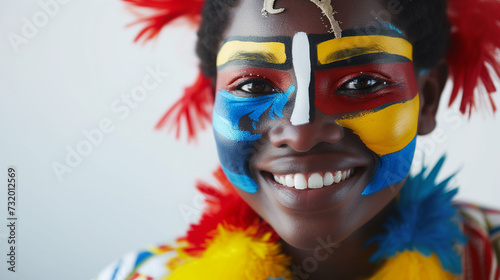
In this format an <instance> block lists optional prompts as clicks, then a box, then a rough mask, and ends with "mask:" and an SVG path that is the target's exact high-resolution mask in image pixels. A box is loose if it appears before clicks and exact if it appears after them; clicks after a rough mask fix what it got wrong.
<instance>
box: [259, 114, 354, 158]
mask: <svg viewBox="0 0 500 280" xmlns="http://www.w3.org/2000/svg"><path fill="white" fill-rule="evenodd" d="M343 137H344V129H343V127H341V126H340V125H339V124H338V123H337V122H336V121H335V118H333V117H332V116H328V115H325V114H323V113H321V112H319V111H318V110H316V112H315V118H314V120H313V121H311V122H308V123H306V124H302V125H293V124H292V123H291V122H290V119H286V118H284V119H282V122H280V124H277V125H276V126H275V127H273V128H271V130H270V132H269V139H270V141H271V143H272V145H273V146H275V147H285V146H289V147H290V148H292V149H294V150H295V151H297V152H307V151H309V150H310V149H311V148H313V147H314V146H316V145H317V144H319V143H322V142H326V143H330V144H335V143H338V142H339V141H341V140H342V138H343Z"/></svg>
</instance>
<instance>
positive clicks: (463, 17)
mask: <svg viewBox="0 0 500 280" xmlns="http://www.w3.org/2000/svg"><path fill="white" fill-rule="evenodd" d="M499 15H500V1H498V0H448V17H449V19H450V22H451V25H452V38H451V48H450V50H449V51H448V62H449V65H450V76H451V78H452V80H453V84H454V85H453V90H452V93H451V98H450V105H451V104H452V103H453V102H454V101H455V99H456V98H457V97H458V95H459V93H460V92H462V100H461V102H460V111H461V112H462V113H465V112H468V113H469V115H470V114H471V112H472V109H473V108H475V107H476V106H475V105H476V100H475V98H474V91H475V90H476V89H478V90H479V94H483V95H478V97H480V98H481V97H482V98H484V93H486V97H487V99H488V100H489V102H490V104H491V107H492V109H493V111H494V112H495V111H496V106H495V104H494V102H493V99H492V97H491V94H492V93H494V92H495V91H496V87H495V85H494V84H493V81H492V75H495V74H496V76H497V77H498V76H500V57H499V54H498V53H496V52H497V50H498V49H499V48H500V17H499ZM487 64H489V65H490V66H492V68H493V73H495V74H493V73H490V71H489V70H488V68H487V66H486V65H487Z"/></svg>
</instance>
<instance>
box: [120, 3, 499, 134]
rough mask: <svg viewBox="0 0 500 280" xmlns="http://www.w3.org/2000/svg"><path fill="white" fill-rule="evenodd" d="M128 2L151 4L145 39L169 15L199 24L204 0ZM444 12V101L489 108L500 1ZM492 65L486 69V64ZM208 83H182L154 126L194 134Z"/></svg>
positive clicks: (451, 6)
mask: <svg viewBox="0 0 500 280" xmlns="http://www.w3.org/2000/svg"><path fill="white" fill-rule="evenodd" d="M123 1H125V2H127V3H130V4H132V5H134V6H137V7H141V8H149V9H152V10H154V13H153V15H151V16H147V17H143V18H140V19H139V20H137V21H136V22H135V23H143V24H145V27H144V28H143V29H142V30H141V31H140V33H139V34H138V35H137V37H136V38H135V41H139V40H141V39H144V40H146V41H147V40H150V39H153V38H154V37H155V36H157V35H158V34H159V33H160V31H161V29H162V28H163V27H164V26H165V25H167V24H169V23H170V22H172V21H173V20H175V19H177V18H180V17H185V18H187V19H189V20H190V21H191V22H194V23H196V24H199V22H200V16H201V10H202V7H203V3H204V0H123ZM447 2H448V17H449V19H450V22H451V24H452V39H451V47H450V50H449V51H448V55H447V58H448V63H449V66H450V78H451V79H452V80H453V83H454V86H453V90H452V94H451V99H450V105H451V104H452V103H453V102H454V101H455V100H456V99H457V98H458V96H459V94H460V93H461V94H462V100H461V103H460V111H461V112H462V113H464V114H465V113H466V112H468V113H469V115H470V113H471V112H472V109H473V108H474V107H476V100H475V92H476V90H477V91H478V97H479V98H484V97H486V98H487V99H488V100H489V102H490V104H491V106H492V109H493V111H496V106H495V104H494V102H493V99H492V98H491V94H492V93H493V92H495V91H496V87H495V85H494V84H493V80H492V76H493V75H494V74H493V73H495V74H496V75H497V76H500V54H499V53H498V52H497V51H498V50H499V49H500V20H499V18H500V17H499V12H500V1H498V0H447ZM487 65H489V66H491V67H492V68H493V71H489V70H488V66H487ZM213 90H214V89H213V88H212V86H211V82H210V79H208V78H207V77H205V76H204V75H203V74H202V73H201V72H200V74H199V75H198V78H197V79H196V81H195V83H194V84H193V85H192V86H190V87H187V88H186V89H185V92H184V95H183V96H182V97H181V98H180V99H179V100H178V101H177V102H176V103H175V104H174V105H173V106H172V107H171V108H170V109H169V110H168V111H167V112H166V113H165V114H164V115H163V117H162V118H161V119H160V121H159V122H158V124H157V125H156V129H160V128H162V127H164V126H165V125H168V124H169V123H170V124H171V125H172V126H173V127H175V129H176V136H177V138H179V137H180V131H181V127H182V122H183V121H184V122H185V123H186V126H187V131H188V141H189V140H192V139H195V138H196V131H197V128H198V127H200V128H202V129H203V128H205V124H206V123H209V122H210V120H211V118H210V116H211V110H212V106H213V102H214V101H213Z"/></svg>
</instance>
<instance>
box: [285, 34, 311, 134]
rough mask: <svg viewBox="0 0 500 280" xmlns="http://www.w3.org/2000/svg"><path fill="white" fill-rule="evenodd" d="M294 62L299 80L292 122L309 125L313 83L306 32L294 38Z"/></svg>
mask: <svg viewBox="0 0 500 280" xmlns="http://www.w3.org/2000/svg"><path fill="white" fill-rule="evenodd" d="M292 61H293V69H294V71H295V77H296V79H297V90H296V94H295V105H294V108H293V112H292V117H291V118H290V121H291V122H292V124H293V125H301V124H306V123H308V122H309V117H310V114H309V84H310V82H311V55H310V49H309V38H307V34H306V33H304V32H298V33H296V34H295V35H294V36H293V42H292Z"/></svg>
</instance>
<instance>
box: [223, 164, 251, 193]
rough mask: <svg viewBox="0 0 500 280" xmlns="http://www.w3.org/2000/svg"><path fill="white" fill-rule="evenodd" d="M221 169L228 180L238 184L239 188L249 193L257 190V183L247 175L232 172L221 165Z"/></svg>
mask: <svg viewBox="0 0 500 280" xmlns="http://www.w3.org/2000/svg"><path fill="white" fill-rule="evenodd" d="M222 169H223V170H224V173H225V174H226V176H227V178H228V179H229V181H230V182H231V183H233V184H234V185H236V186H238V187H239V188H240V189H242V190H244V191H246V192H249V193H256V192H257V189H258V188H259V186H258V185H257V183H255V181H254V179H252V178H250V177H249V176H248V175H246V174H236V173H233V172H231V171H229V170H228V169H227V168H225V167H224V166H222Z"/></svg>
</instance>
